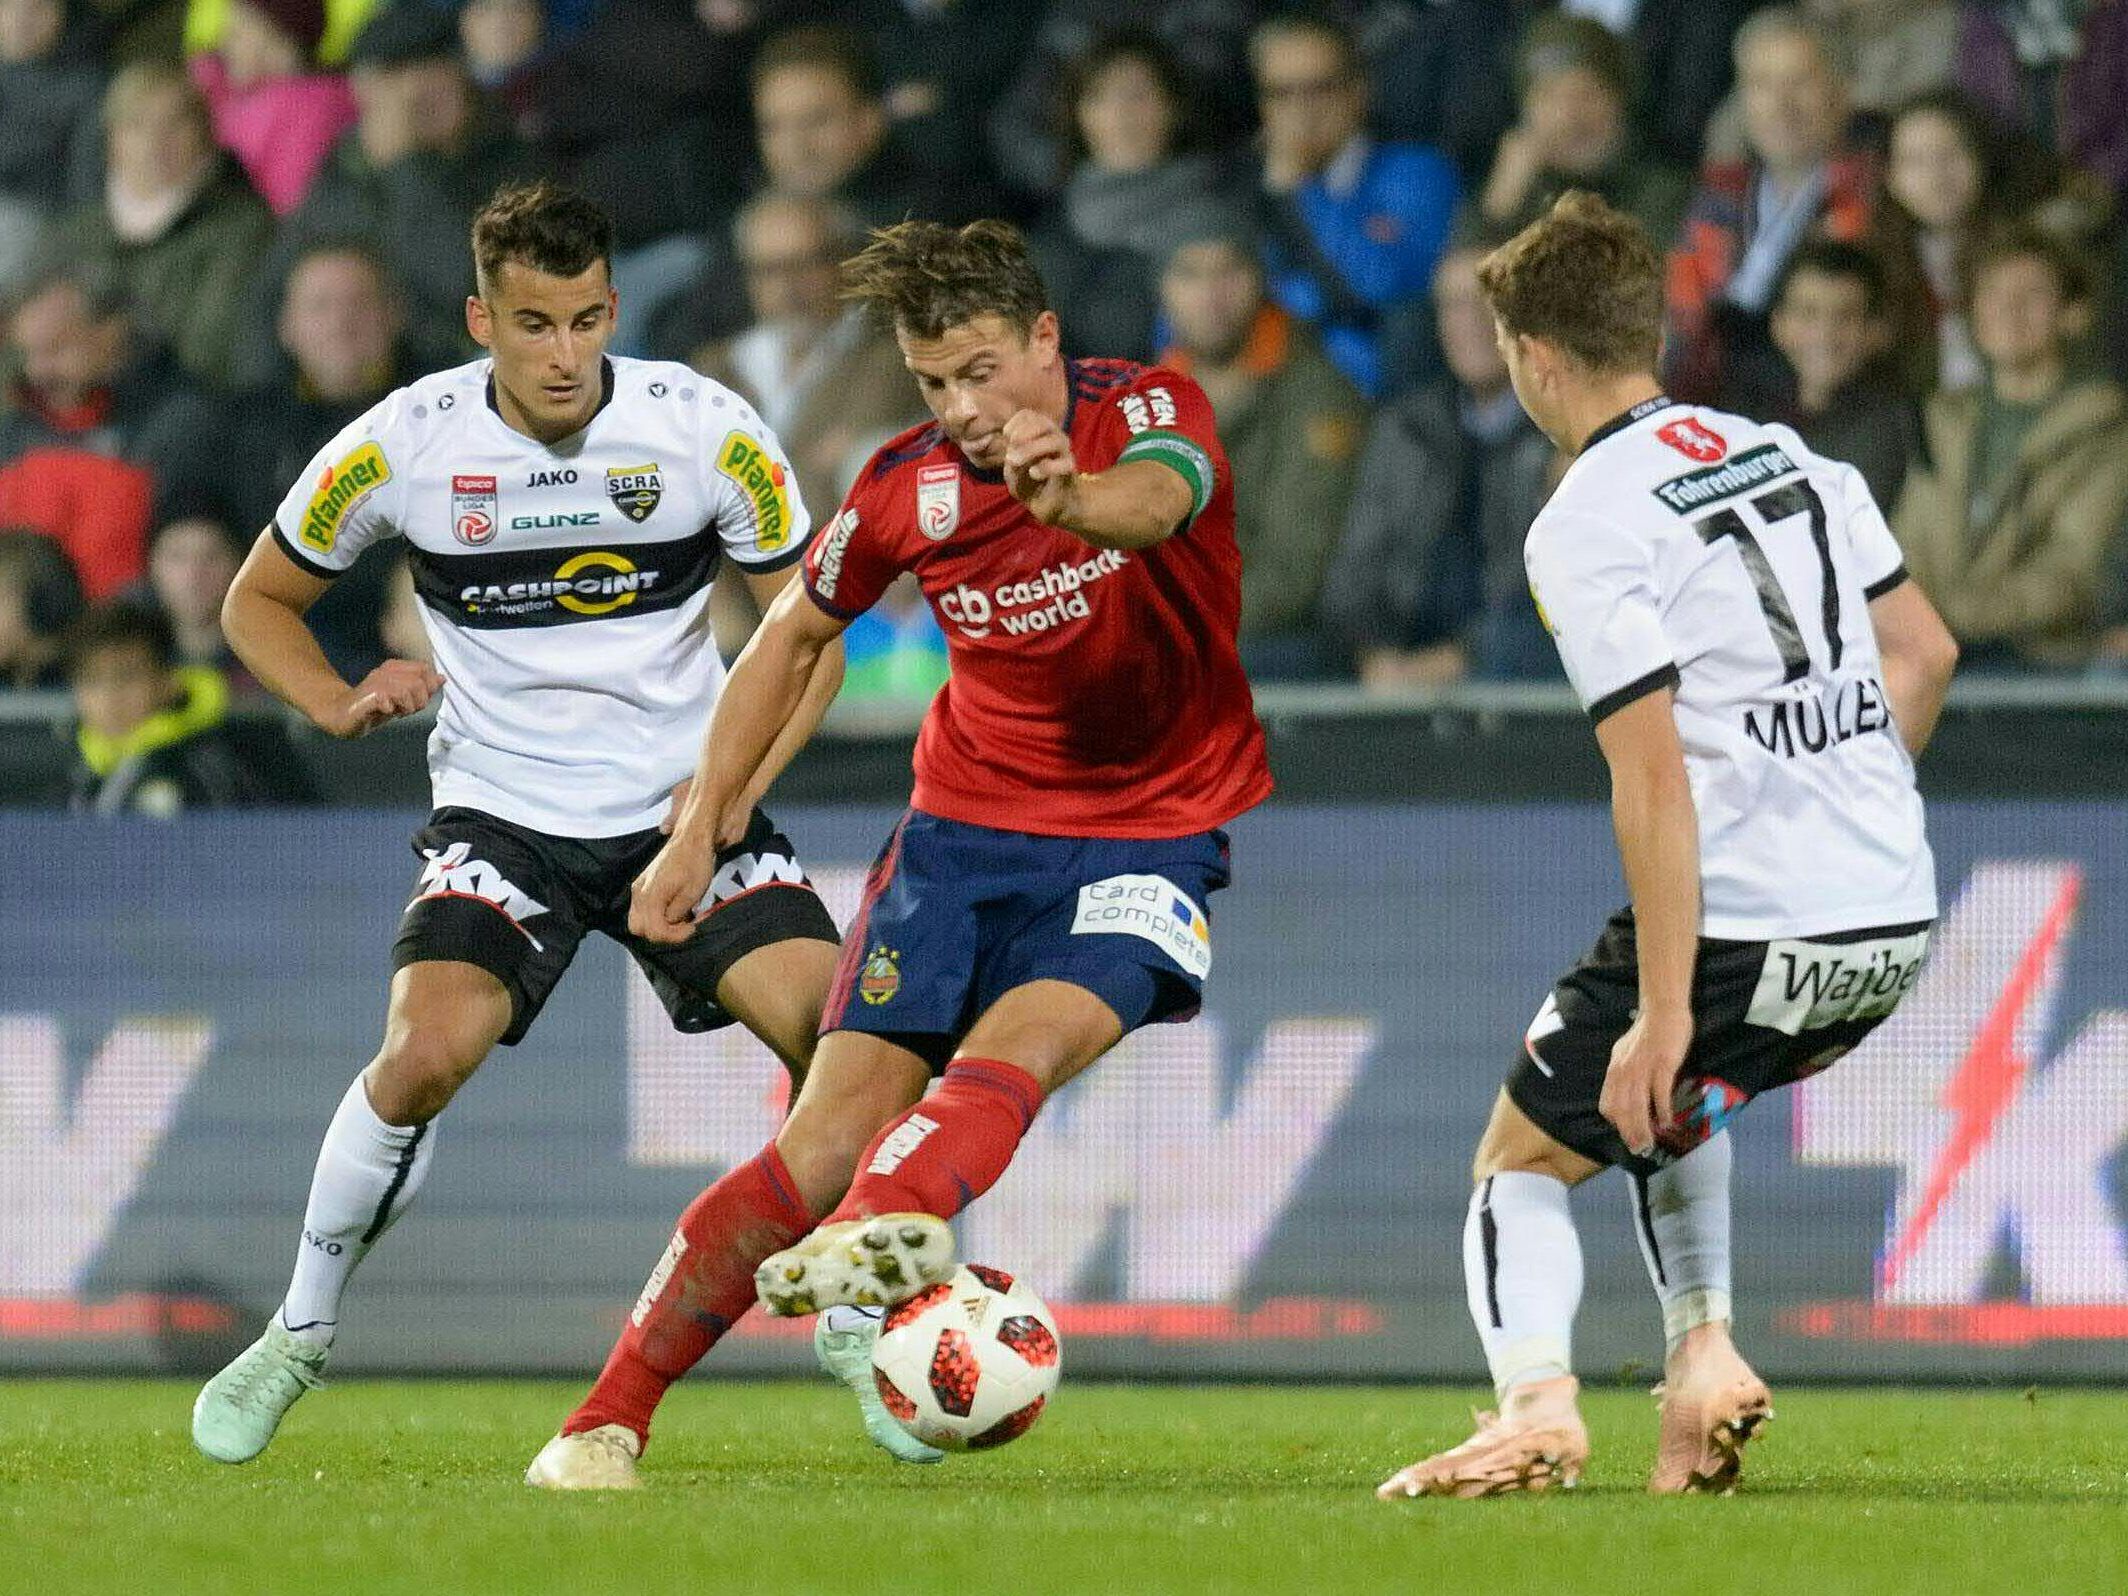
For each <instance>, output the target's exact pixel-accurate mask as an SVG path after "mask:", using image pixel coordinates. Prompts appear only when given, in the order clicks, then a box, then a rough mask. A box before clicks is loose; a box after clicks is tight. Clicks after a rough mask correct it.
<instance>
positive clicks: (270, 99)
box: [191, 0, 355, 216]
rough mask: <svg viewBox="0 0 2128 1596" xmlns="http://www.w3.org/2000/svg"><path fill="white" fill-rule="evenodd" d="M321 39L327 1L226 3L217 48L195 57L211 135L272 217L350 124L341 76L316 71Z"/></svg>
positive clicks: (287, 206)
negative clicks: (236, 164)
mask: <svg viewBox="0 0 2128 1596" xmlns="http://www.w3.org/2000/svg"><path fill="white" fill-rule="evenodd" d="M324 36H325V4H324V0H230V6H229V26H228V27H227V29H226V30H224V32H223V34H222V43H221V47H220V48H219V49H218V50H213V51H209V52H207V53H205V54H202V55H196V56H194V57H193V58H192V62H191V71H192V80H193V82H195V83H197V84H198V85H199V86H200V90H201V92H202V93H204V94H205V95H206V96H207V104H208V107H209V109H210V110H211V111H212V112H213V115H214V136H215V138H216V139H217V140H219V141H220V143H221V146H222V148H223V149H225V150H227V151H229V152H230V153H231V154H232V155H234V156H235V157H236V158H237V160H238V161H239V162H240V163H242V165H243V168H244V171H245V173H246V174H247V175H248V176H249V177H250V179H251V183H252V187H254V188H256V189H257V190H258V191H259V194H260V196H261V197H262V198H263V199H264V200H265V201H266V203H267V204H268V205H269V206H271V207H272V208H273V213H274V215H276V216H286V215H287V214H288V213H289V212H290V211H292V210H294V209H295V208H296V206H297V205H299V204H300V203H302V199H303V196H304V195H305V194H307V193H308V192H309V191H310V185H311V183H312V182H313V181H314V180H315V179H316V177H317V175H318V169H319V167H321V166H322V165H324V163H325V157H326V156H327V155H328V154H329V153H330V152H331V150H332V147H333V144H334V143H335V142H336V141H337V140H338V139H339V137H340V135H341V134H343V133H345V132H346V131H347V130H348V129H349V128H350V127H352V126H353V125H354V121H355V99H354V96H353V95H352V94H351V93H350V92H349V91H348V87H347V81H346V79H344V78H343V77H341V76H340V75H339V74H338V73H332V72H320V71H318V70H317V52H318V44H319V41H320V40H322V39H323V38H324Z"/></svg>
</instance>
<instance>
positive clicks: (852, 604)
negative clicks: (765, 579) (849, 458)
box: [805, 488, 902, 621]
mask: <svg viewBox="0 0 2128 1596" xmlns="http://www.w3.org/2000/svg"><path fill="white" fill-rule="evenodd" d="M880 513H881V512H880V509H879V503H878V498H877V496H876V495H874V496H869V497H867V496H864V495H862V494H861V493H860V492H859V490H858V489H856V488H853V489H851V490H850V496H849V497H848V498H847V499H845V500H844V501H843V504H842V510H841V512H840V513H839V514H837V515H836V517H835V519H834V520H832V521H830V522H829V523H828V524H827V525H826V526H825V527H823V528H822V529H821V532H820V536H818V537H817V538H815V539H813V541H812V543H811V544H810V545H809V546H808V547H807V549H806V551H805V590H806V592H807V593H809V594H810V595H812V599H813V602H814V603H815V604H817V605H819V606H820V607H821V608H822V609H823V610H826V611H827V612H828V614H830V615H832V616H834V617H835V618H836V619H837V620H842V621H854V620H856V619H857V617H858V616H860V615H862V614H864V612H865V611H866V610H868V609H870V608H871V607H872V606H873V605H875V604H877V603H878V602H879V600H880V596H881V595H882V594H884V593H885V592H886V591H887V589H888V587H889V586H891V585H892V583H893V581H894V578H895V577H897V576H899V575H900V574H901V569H902V567H901V561H900V560H898V559H897V558H895V555H894V550H893V548H892V546H891V540H890V539H888V538H887V537H886V536H885V535H884V532H885V528H884V527H883V526H882V525H881V523H880V519H879V517H880Z"/></svg>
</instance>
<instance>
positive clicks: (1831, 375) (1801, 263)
mask: <svg viewBox="0 0 2128 1596" xmlns="http://www.w3.org/2000/svg"><path fill="white" fill-rule="evenodd" d="M1888 292H1889V291H1888V288H1887V285H1886V283H1885V279H1884V267H1883V265H1882V264H1881V263H1880V262H1879V261H1878V259H1877V257H1876V256H1874V255H1872V254H1871V253H1870V252H1869V251H1868V250H1867V249H1864V248H1863V247H1862V246H1861V245H1859V244H1840V243H1834V242H1832V241H1831V240H1814V241H1812V242H1810V243H1807V244H1804V245H1803V246H1802V247H1801V248H1799V249H1798V250H1797V251H1796V252H1795V253H1794V254H1793V255H1791V256H1789V258H1788V266H1787V269H1786V270H1785V271H1784V272H1783V273H1782V274H1781V286H1780V288H1779V289H1778V290H1776V291H1775V293H1774V299H1773V317H1772V329H1773V343H1774V347H1775V348H1776V349H1778V350H1779V351H1780V354H1781V362H1782V367H1783V370H1782V378H1783V380H1782V382H1781V383H1780V384H1779V386H1778V387H1777V388H1775V389H1774V390H1772V391H1753V390H1747V391H1742V392H1732V393H1730V394H1729V395H1728V396H1726V397H1725V398H1724V400H1723V404H1724V406H1725V408H1727V409H1730V410H1735V411H1739V412H1741V413H1743V414H1745V415H1748V416H1751V417H1753V418H1754V419H1756V420H1761V421H1785V422H1787V423H1788V424H1789V425H1791V426H1793V427H1794V428H1795V429H1796V431H1797V433H1799V434H1800V435H1801V437H1802V439H1803V441H1804V442H1805V443H1807V444H1809V445H1810V446H1811V448H1813V449H1815V450H1817V451H1818V453H1820V454H1822V455H1827V456H1829V457H1830V458H1832V459H1835V460H1845V461H1847V462H1848V463H1849V464H1850V465H1852V466H1854V467H1855V468H1856V469H1857V470H1859V471H1860V472H1861V473H1862V478H1863V480H1864V481H1865V482H1867V483H1868V484H1869V491H1870V493H1871V495H1872V496H1873V497H1875V499H1876V501H1877V504H1878V505H1879V507H1880V508H1883V509H1885V510H1887V511H1888V510H1889V509H1890V508H1891V506H1892V505H1894V504H1896V503H1897V502H1898V499H1899V487H1900V484H1901V483H1903V482H1904V481H1905V480H1906V466H1907V461H1908V460H1909V459H1911V458H1912V457H1913V455H1914V454H1915V452H1916V451H1917V450H1918V449H1919V447H1920V442H1921V418H1920V414H1919V411H1918V409H1917V408H1916V406H1915V404H1914V401H1913V400H1912V398H1911V397H1909V395H1908V394H1907V393H1906V392H1905V390H1904V389H1903V388H1902V387H1901V386H1900V384H1899V381H1898V378H1897V376H1896V375H1895V373H1894V372H1893V371H1892V370H1891V369H1890V368H1891V362H1890V361H1889V359H1888V358H1887V355H1888V351H1889V350H1890V348H1891V331H1892V330H1891V320H1890V316H1889V313H1888V302H1887V296H1888Z"/></svg>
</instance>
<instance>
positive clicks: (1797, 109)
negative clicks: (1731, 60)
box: [1665, 6, 1874, 401]
mask: <svg viewBox="0 0 2128 1596" xmlns="http://www.w3.org/2000/svg"><path fill="white" fill-rule="evenodd" d="M1736 68H1737V79H1738V83H1739V86H1740V89H1741V94H1742V102H1743V113H1744V133H1745V140H1746V143H1747V144H1748V145H1749V147H1750V152H1751V153H1750V155H1749V157H1748V158H1747V159H1745V160H1742V161H1710V162H1709V163H1707V165H1706V166H1705V167H1704V168H1703V169H1702V171H1701V174H1700V184H1699V191H1698V193H1697V194H1695V195H1694V197H1693V200H1692V205H1691V208H1690V209H1689V211H1688V212H1687V213H1686V217H1685V224H1684V231H1683V233H1682V235H1681V236H1680V238H1679V240H1678V244H1677V247H1676V249H1675V250H1673V251H1672V253H1671V256H1670V266H1669V285H1668V289H1669V295H1668V297H1669V321H1670V337H1669V340H1668V347H1667V349H1666V351H1665V355H1666V364H1667V366H1668V371H1667V372H1666V380H1667V382H1668V384H1669V386H1670V391H1671V392H1672V393H1675V394H1676V395H1678V396H1679V397H1680V398H1683V399H1689V400H1694V401H1703V400H1707V399H1710V398H1712V397H1713V395H1714V394H1715V393H1716V392H1717V391H1719V389H1720V388H1721V386H1722V385H1723V383H1725V382H1734V381H1738V380H1742V381H1746V382H1759V383H1763V382H1765V381H1767V380H1769V378H1770V376H1771V375H1772V372H1773V370H1774V369H1775V368H1774V362H1775V361H1776V360H1777V358H1778V357H1777V356H1776V355H1775V353H1774V350H1773V347H1772V344H1771V342H1770V341H1769V339H1768V336H1767V328H1766V312H1767V309H1768V307H1769V306H1770V305H1771V304H1772V301H1773V290H1774V285H1775V284H1776V283H1777V282H1778V281H1779V279H1780V275H1781V268H1782V266H1784V265H1785V264H1786V263H1787V260H1788V257H1789V256H1790V255H1791V254H1793V253H1794V252H1795V249H1796V247H1797V246H1798V245H1800V244H1801V243H1802V242H1803V241H1804V240H1805V239H1806V238H1810V237H1814V236H1822V237H1830V238H1838V239H1849V240H1852V239H1856V238H1860V237H1861V236H1862V235H1863V234H1864V233H1865V232H1866V231H1867V230H1868V228H1869V224H1870V213H1871V207H1872V200H1873V193H1872V190H1873V184H1874V172H1873V169H1872V162H1871V161H1870V159H1869V157H1868V155H1867V153H1866V152H1864V151H1863V150H1861V149H1860V148H1858V147H1854V146H1851V145H1849V144H1848V143H1847V142H1846V140H1845V134H1846V128H1847V120H1848V90H1847V85H1846V82H1845V80H1844V79H1843V77H1842V75H1841V72H1840V69H1839V65H1838V63H1837V62H1836V61H1835V59H1834V57H1833V53H1832V45H1831V43H1830V41H1829V40H1828V38H1827V35H1826V34H1825V31H1824V30H1823V28H1822V27H1820V26H1819V25H1818V24H1817V23H1815V22H1814V21H1812V20H1811V18H1810V17H1809V16H1807V15H1806V14H1805V13H1804V12H1802V11H1801V10H1800V9H1797V8H1795V7H1792V6H1775V7H1773V8H1771V9H1769V10H1765V11H1760V12H1757V13H1755V14H1754V15H1753V16H1752V17H1751V18H1750V20H1748V21H1747V22H1746V23H1745V24H1744V25H1743V27H1741V28H1740V29H1738V30H1737V35H1736Z"/></svg>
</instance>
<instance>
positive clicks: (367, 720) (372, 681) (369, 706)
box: [318, 659, 443, 737]
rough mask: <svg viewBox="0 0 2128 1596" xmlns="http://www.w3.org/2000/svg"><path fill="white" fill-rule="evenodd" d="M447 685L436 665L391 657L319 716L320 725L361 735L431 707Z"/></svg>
mask: <svg viewBox="0 0 2128 1596" xmlns="http://www.w3.org/2000/svg"><path fill="white" fill-rule="evenodd" d="M442 686H443V678H442V677H441V676H439V675H437V674H436V672H435V670H434V668H433V667H431V666H428V665H424V664H422V663H421V662H420V661H419V660H411V659H388V660H386V661H385V662H384V663H383V664H382V665H379V666H378V667H377V668H376V669H375V670H373V671H371V672H370V673H369V674H368V675H367V676H365V677H363V678H362V681H361V683H360V685H358V686H355V687H350V688H349V689H348V690H347V692H346V694H345V695H344V696H343V697H342V698H341V699H340V700H339V702H337V703H335V704H334V705H333V706H332V707H331V708H329V709H328V710H326V711H325V713H324V714H322V715H320V716H319V717H318V728H319V730H321V731H324V732H328V733H330V734H331V735H332V736H334V737H361V736H363V735H365V734H367V733H369V732H373V731H375V730H376V729H377V728H378V727H379V726H382V725H384V724H385V723H387V722H388V721H395V720H397V719H399V718H400V717H401V716H402V715H412V714H415V713H417V712H418V711H420V710H422V709H425V708H427V707H428V702H429V700H430V699H432V698H434V697H435V696H436V694H437V691H438V690H439V689H440V688H442Z"/></svg>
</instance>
